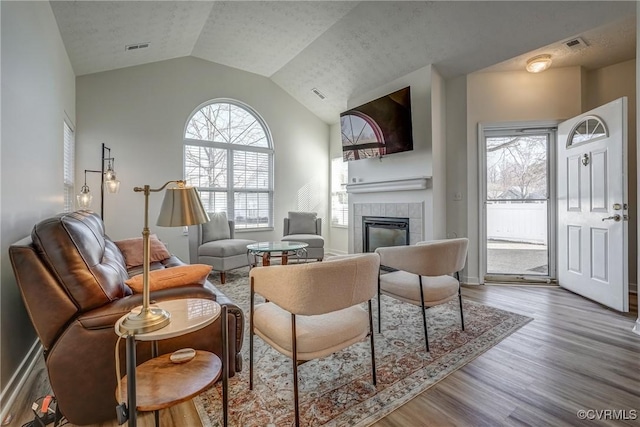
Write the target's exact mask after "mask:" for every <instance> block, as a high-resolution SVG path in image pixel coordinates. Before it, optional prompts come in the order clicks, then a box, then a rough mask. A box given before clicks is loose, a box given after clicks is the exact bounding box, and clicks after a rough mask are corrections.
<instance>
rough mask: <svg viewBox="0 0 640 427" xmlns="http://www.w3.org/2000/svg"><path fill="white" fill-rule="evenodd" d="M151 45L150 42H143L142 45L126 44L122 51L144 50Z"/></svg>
mask: <svg viewBox="0 0 640 427" xmlns="http://www.w3.org/2000/svg"><path fill="white" fill-rule="evenodd" d="M150 44H151V42H143V43H135V44H128V45H126V46H125V47H124V50H125V51H127V50H136V49H144V48H147V47H149V45H150Z"/></svg>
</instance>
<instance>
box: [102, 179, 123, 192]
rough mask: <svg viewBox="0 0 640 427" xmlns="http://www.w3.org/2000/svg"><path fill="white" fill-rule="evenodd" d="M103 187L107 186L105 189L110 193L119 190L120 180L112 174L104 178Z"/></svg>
mask: <svg viewBox="0 0 640 427" xmlns="http://www.w3.org/2000/svg"><path fill="white" fill-rule="evenodd" d="M104 185H105V187H107V191H108V192H109V193H111V194H115V193H117V192H118V191H120V181H118V180H117V179H116V176H115V175H113V176H112V178H111V179H109V180H105V182H104Z"/></svg>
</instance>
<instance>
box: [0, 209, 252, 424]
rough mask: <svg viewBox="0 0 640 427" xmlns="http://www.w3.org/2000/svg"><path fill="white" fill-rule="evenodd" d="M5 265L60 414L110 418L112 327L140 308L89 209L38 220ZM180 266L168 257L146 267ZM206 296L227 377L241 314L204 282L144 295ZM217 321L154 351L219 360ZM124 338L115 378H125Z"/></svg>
mask: <svg viewBox="0 0 640 427" xmlns="http://www.w3.org/2000/svg"><path fill="white" fill-rule="evenodd" d="M9 254H10V258H11V264H12V266H13V271H14V273H15V276H16V280H17V283H18V286H19V288H20V292H21V293H22V298H23V300H24V303H25V306H26V308H27V311H28V312H29V316H30V317H31V321H32V322H33V325H34V327H35V329H36V332H37V334H38V337H39V339H40V342H41V343H42V346H43V348H44V358H45V362H46V365H47V371H48V373H49V381H50V383H51V388H52V390H53V393H54V394H55V396H56V399H57V401H58V407H59V409H60V410H61V412H62V414H63V415H64V416H65V417H66V418H67V419H68V420H69V421H70V422H71V423H73V424H80V425H84V424H93V423H99V422H102V421H106V420H109V419H113V418H115V415H116V412H115V406H116V403H117V402H116V399H115V390H116V372H115V360H114V348H115V345H116V341H117V338H118V337H117V335H116V333H115V331H114V324H115V322H116V321H117V320H118V319H119V318H120V317H121V316H123V315H125V314H127V313H128V312H129V311H130V310H131V309H132V308H134V307H135V306H138V305H141V304H142V295H141V294H131V291H130V289H129V288H128V286H127V285H126V284H125V283H124V281H125V280H126V279H128V277H129V274H128V272H127V270H126V267H125V265H126V264H125V260H124V257H123V255H122V253H121V252H120V250H119V249H118V247H117V246H116V245H115V243H114V242H113V241H111V240H110V239H109V238H108V237H107V236H106V235H105V234H104V225H103V223H102V220H101V219H100V217H99V216H98V215H96V214H94V213H92V212H89V211H78V212H73V213H68V214H61V215H58V216H56V217H53V218H49V219H46V220H44V221H41V222H40V223H39V224H37V225H36V226H35V227H34V228H33V232H32V233H31V238H25V239H23V240H21V241H20V242H17V243H15V244H13V245H12V246H11V247H10V248H9ZM181 264H183V263H182V262H181V261H180V260H179V259H178V258H176V257H171V258H168V259H166V260H164V261H162V262H158V263H153V264H152V266H151V268H152V269H155V268H170V267H172V266H175V265H181ZM180 298H207V299H212V300H217V301H218V302H219V303H220V304H225V305H226V306H227V307H228V320H229V374H230V375H233V374H235V372H236V371H240V370H241V369H242V358H241V356H240V350H241V346H242V334H243V329H244V315H243V313H242V310H241V309H240V308H239V307H238V306H237V305H235V304H234V303H233V302H231V301H230V300H229V299H228V298H227V297H225V296H224V294H222V293H221V292H220V291H219V290H218V289H216V288H215V287H214V286H213V285H212V284H211V283H209V282H207V283H206V284H205V285H204V286H184V287H177V288H171V289H165V290H161V291H156V292H152V293H151V300H152V301H163V300H169V299H180ZM220 325H221V320H220V319H218V320H216V321H215V322H214V323H213V324H211V325H209V326H207V327H205V328H203V329H201V330H199V331H196V332H192V333H190V334H187V335H183V336H181V337H177V338H173V339H169V340H162V341H158V350H159V353H160V354H165V353H170V352H173V351H175V350H177V349H180V348H184V347H192V348H196V349H201V350H208V351H212V352H214V353H216V354H217V355H218V356H221V355H222V340H221V327H220ZM124 353H125V345H124V340H123V341H122V342H121V345H120V357H121V360H122V361H123V363H121V372H120V375H121V376H122V375H124V374H125V365H126V364H125V363H124ZM150 357H151V349H150V345H149V343H143V342H139V343H138V345H137V362H138V363H142V362H144V361H145V360H148V359H149V358H150Z"/></svg>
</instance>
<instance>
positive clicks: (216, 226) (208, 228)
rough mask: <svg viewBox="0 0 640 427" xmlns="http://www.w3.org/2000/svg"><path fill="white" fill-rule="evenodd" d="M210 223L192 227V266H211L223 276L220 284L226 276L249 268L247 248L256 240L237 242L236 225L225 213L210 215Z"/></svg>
mask: <svg viewBox="0 0 640 427" xmlns="http://www.w3.org/2000/svg"><path fill="white" fill-rule="evenodd" d="M209 218H210V219H211V220H210V221H209V222H207V223H204V224H200V225H194V226H191V227H189V262H191V264H208V265H210V266H212V267H213V270H215V271H219V272H220V283H222V284H224V283H225V281H226V272H227V271H229V270H233V269H234V268H240V267H244V266H247V265H249V259H248V258H247V245H249V244H251V243H256V241H255V240H247V239H236V238H235V230H234V222H233V221H231V220H228V219H227V214H226V213H224V212H216V213H209Z"/></svg>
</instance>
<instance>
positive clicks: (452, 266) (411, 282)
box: [376, 238, 469, 351]
mask: <svg viewBox="0 0 640 427" xmlns="http://www.w3.org/2000/svg"><path fill="white" fill-rule="evenodd" d="M468 247H469V239H467V238H459V239H447V240H434V241H429V242H418V243H417V244H416V245H414V246H392V247H380V248H377V249H376V253H378V254H379V255H380V264H381V265H383V266H386V267H391V268H393V269H396V270H398V271H394V272H392V273H387V274H381V275H380V284H379V287H378V332H380V331H381V324H382V317H381V310H380V295H387V296H390V297H392V298H396V299H398V300H400V301H404V302H407V303H409V304H414V305H417V306H420V307H421V308H422V324H423V326H424V340H425V344H426V349H427V351H429V335H428V333H427V316H426V309H427V308H429V307H433V306H436V305H439V304H444V303H446V302H448V301H450V300H452V299H454V298H456V297H457V298H458V300H459V301H460V323H461V326H462V330H463V331H464V315H463V312H462V294H461V293H460V276H459V271H460V270H462V269H463V268H464V265H465V263H466V259H467V248H468ZM451 274H454V275H455V277H453V276H451Z"/></svg>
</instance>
